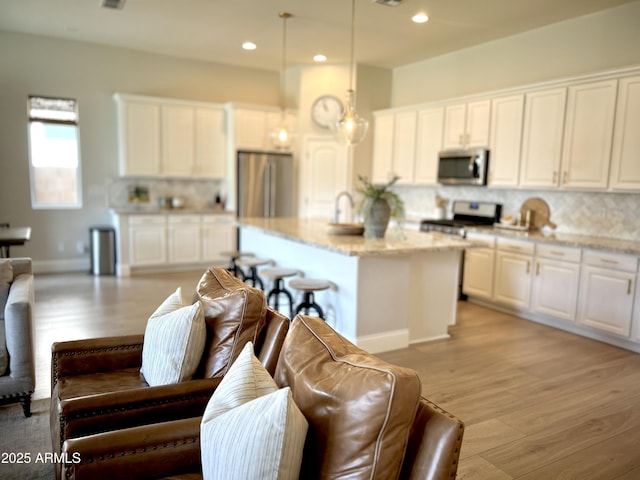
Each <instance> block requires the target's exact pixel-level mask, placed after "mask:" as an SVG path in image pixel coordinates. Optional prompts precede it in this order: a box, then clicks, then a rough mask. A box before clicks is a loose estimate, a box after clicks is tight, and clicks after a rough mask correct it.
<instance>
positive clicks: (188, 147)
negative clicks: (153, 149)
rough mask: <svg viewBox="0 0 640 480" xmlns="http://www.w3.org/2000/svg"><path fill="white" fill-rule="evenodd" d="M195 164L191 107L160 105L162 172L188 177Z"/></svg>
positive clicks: (192, 112) (193, 121) (193, 124)
mask: <svg viewBox="0 0 640 480" xmlns="http://www.w3.org/2000/svg"><path fill="white" fill-rule="evenodd" d="M194 164H195V116H194V109H193V108H192V107H188V106H183V105H163V106H162V174H163V175H166V176H169V177H190V176H191V175H192V174H193V167H194Z"/></svg>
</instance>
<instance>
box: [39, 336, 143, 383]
mask: <svg viewBox="0 0 640 480" xmlns="http://www.w3.org/2000/svg"><path fill="white" fill-rule="evenodd" d="M143 339H144V337H143V335H127V336H118V337H102V338H90V339H86V340H74V341H70V342H56V343H54V344H53V345H51V391H53V388H54V387H55V386H56V383H58V379H59V378H62V377H68V376H74V375H85V374H89V373H98V372H106V371H110V370H120V369H124V368H132V367H140V366H141V365H142V345H143Z"/></svg>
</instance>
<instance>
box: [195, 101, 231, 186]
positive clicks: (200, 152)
mask: <svg viewBox="0 0 640 480" xmlns="http://www.w3.org/2000/svg"><path fill="white" fill-rule="evenodd" d="M195 115H196V116H195V121H196V136H195V137H196V138H195V141H196V144H195V149H196V151H195V155H196V168H195V173H196V174H197V175H198V176H201V177H207V178H224V176H225V174H226V170H227V169H226V160H227V136H226V133H225V122H224V110H222V109H213V108H197V109H196V113H195Z"/></svg>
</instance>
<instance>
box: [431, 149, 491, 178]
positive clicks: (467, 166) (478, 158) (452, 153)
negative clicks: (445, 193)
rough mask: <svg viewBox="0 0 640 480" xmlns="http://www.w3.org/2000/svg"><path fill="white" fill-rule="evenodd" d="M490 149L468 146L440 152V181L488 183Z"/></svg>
mask: <svg viewBox="0 0 640 480" xmlns="http://www.w3.org/2000/svg"><path fill="white" fill-rule="evenodd" d="M488 171H489V150H488V149H486V148H466V149H463V150H443V151H441V152H440V153H438V183H441V184H443V185H486V184H487V172H488Z"/></svg>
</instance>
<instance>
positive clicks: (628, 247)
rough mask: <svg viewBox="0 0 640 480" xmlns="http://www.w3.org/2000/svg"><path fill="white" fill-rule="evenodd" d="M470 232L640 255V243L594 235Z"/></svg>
mask: <svg viewBox="0 0 640 480" xmlns="http://www.w3.org/2000/svg"><path fill="white" fill-rule="evenodd" d="M468 230H469V231H470V232H477V233H487V234H490V235H495V236H498V237H508V238H516V239H521V240H531V241H534V242H540V243H552V244H555V245H564V246H567V247H577V248H593V249H596V250H607V251H610V252H615V253H625V254H630V255H640V241H634V240H623V239H618V238H611V237H599V236H592V235H577V234H573V233H563V232H554V231H550V232H549V233H547V232H542V231H539V230H529V231H524V232H523V231H518V230H508V229H505V228H469V229H468Z"/></svg>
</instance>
